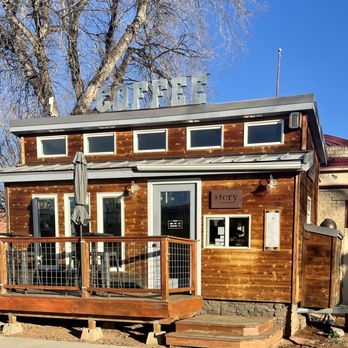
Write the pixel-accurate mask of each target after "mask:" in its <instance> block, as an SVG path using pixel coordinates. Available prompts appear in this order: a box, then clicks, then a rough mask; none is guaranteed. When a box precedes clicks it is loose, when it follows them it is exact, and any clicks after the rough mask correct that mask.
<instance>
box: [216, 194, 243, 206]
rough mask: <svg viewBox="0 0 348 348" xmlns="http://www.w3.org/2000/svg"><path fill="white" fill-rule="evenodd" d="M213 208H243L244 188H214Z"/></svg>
mask: <svg viewBox="0 0 348 348" xmlns="http://www.w3.org/2000/svg"><path fill="white" fill-rule="evenodd" d="M210 207H211V208H218V209H220V208H241V207H242V190H213V191H211V192H210Z"/></svg>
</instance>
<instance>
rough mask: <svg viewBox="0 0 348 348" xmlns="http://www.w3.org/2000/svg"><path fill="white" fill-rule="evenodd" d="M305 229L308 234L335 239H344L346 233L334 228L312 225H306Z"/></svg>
mask: <svg viewBox="0 0 348 348" xmlns="http://www.w3.org/2000/svg"><path fill="white" fill-rule="evenodd" d="M304 229H305V230H306V231H308V232H312V233H317V234H321V235H323V236H329V237H335V238H339V239H343V238H344V232H342V231H340V230H336V229H333V228H328V227H323V226H317V225H312V224H304Z"/></svg>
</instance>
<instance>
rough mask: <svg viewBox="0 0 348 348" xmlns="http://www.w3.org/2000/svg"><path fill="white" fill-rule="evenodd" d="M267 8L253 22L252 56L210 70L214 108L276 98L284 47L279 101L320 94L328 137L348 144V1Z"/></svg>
mask: <svg viewBox="0 0 348 348" xmlns="http://www.w3.org/2000/svg"><path fill="white" fill-rule="evenodd" d="M261 1H262V0H261ZM267 3H268V9H267V10H266V11H263V12H261V13H259V14H258V16H257V17H256V18H254V19H253V20H252V22H251V25H250V30H249V35H248V36H247V37H246V38H245V40H244V41H245V44H246V46H247V51H245V52H241V53H240V54H239V58H238V60H237V61H235V62H234V63H233V65H231V66H227V65H224V66H223V67H221V66H219V64H218V63H217V62H214V64H212V66H211V67H210V69H209V72H210V73H211V75H210V78H209V84H210V85H211V86H212V88H213V93H211V95H210V98H209V102H213V103H216V102H227V101H235V100H243V99H255V98H267V97H272V96H275V81H276V70H277V49H278V47H281V48H282V59H281V77H280V92H279V95H280V96H285V95H294V94H302V93H314V94H315V96H316V100H317V102H318V109H319V114H320V119H321V124H322V127H323V131H324V133H326V134H332V135H336V136H340V137H343V138H348V107H347V104H346V103H347V102H348V25H347V23H348V22H347V15H348V1H346V0H334V1H328V0H268V1H267Z"/></svg>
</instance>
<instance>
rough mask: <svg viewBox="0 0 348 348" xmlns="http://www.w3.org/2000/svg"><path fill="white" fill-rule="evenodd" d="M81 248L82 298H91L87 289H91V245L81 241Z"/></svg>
mask: <svg viewBox="0 0 348 348" xmlns="http://www.w3.org/2000/svg"><path fill="white" fill-rule="evenodd" d="M80 244H81V245H80V246H81V296H82V297H84V298H86V297H88V296H89V293H88V291H87V288H88V287H89V280H90V278H89V273H90V270H89V245H88V243H87V242H86V241H84V240H81V241H80Z"/></svg>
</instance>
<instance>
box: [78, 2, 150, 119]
mask: <svg viewBox="0 0 348 348" xmlns="http://www.w3.org/2000/svg"><path fill="white" fill-rule="evenodd" d="M148 4H149V0H138V5H137V12H136V15H135V17H134V19H133V21H132V23H131V24H130V25H129V26H128V27H127V29H126V31H125V32H124V34H123V35H122V37H121V38H120V40H119V41H118V43H117V44H116V45H115V46H114V47H113V48H112V49H110V51H109V52H106V53H105V55H104V57H103V59H102V62H101V64H100V66H99V69H98V71H97V73H96V74H95V75H94V77H93V79H92V80H91V81H90V83H89V84H88V87H87V89H86V91H85V93H84V95H83V96H82V98H81V99H80V103H79V104H77V105H76V106H75V108H74V110H73V113H74V114H78V113H81V114H84V113H86V112H87V111H88V107H89V106H90V104H91V103H92V101H93V99H94V97H95V95H96V93H97V89H98V88H99V87H100V86H101V85H102V83H103V82H104V81H105V80H106V79H107V78H108V76H109V75H110V73H111V72H112V70H113V69H114V67H115V62H117V61H118V60H119V59H120V58H121V56H122V54H123V53H124V52H125V50H126V49H127V47H128V46H129V44H130V42H132V40H133V39H134V37H135V36H136V35H137V33H138V31H139V29H140V27H141V26H142V24H143V23H144V21H145V20H146V17H147V6H148Z"/></svg>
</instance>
